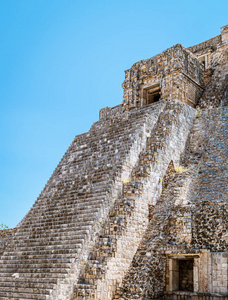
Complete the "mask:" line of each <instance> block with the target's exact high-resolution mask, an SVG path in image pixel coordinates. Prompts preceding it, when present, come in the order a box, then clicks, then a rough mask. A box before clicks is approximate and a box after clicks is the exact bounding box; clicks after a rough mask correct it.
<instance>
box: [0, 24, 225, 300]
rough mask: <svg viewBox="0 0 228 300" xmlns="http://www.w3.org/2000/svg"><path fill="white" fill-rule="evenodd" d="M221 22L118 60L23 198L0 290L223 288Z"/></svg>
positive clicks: (3, 293) (214, 292)
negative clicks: (82, 123)
mask: <svg viewBox="0 0 228 300" xmlns="http://www.w3.org/2000/svg"><path fill="white" fill-rule="evenodd" d="M227 200H228V26H224V27H222V28H221V34H220V35H218V36H216V37H214V38H212V39H210V40H208V41H205V42H203V43H201V44H198V45H196V46H193V47H190V48H187V49H186V48H184V47H183V46H182V45H180V44H178V45H175V46H173V47H171V48H169V49H167V50H165V51H164V52H162V53H161V54H158V55H156V56H154V57H152V58H150V59H146V60H141V61H139V62H137V63H135V64H134V65H133V66H132V67H131V68H130V69H129V70H127V71H125V80H124V83H123V102H122V104H120V105H118V106H116V107H112V108H111V107H106V108H103V109H101V111H100V119H99V121H97V122H95V123H94V124H93V125H92V126H91V129H90V130H89V131H88V132H87V133H84V134H81V135H78V136H76V137H75V139H74V140H73V142H72V144H71V145H70V147H69V148H68V150H67V151H66V153H65V154H64V156H63V158H62V160H61V161H60V162H59V164H58V166H57V168H56V169H55V171H54V172H53V174H52V176H51V177H50V179H49V180H48V182H47V184H46V186H45V187H44V189H43V191H42V192H41V193H40V195H39V197H38V198H37V200H36V202H35V203H34V205H33V207H32V208H31V210H30V211H29V212H28V214H27V215H26V216H25V217H24V219H23V220H22V221H21V222H20V223H19V224H18V226H17V227H16V228H14V229H9V230H2V231H0V299H23V300H25V299H39V300H41V299H47V300H48V299H49V300H50V299H52V300H54V299H55V300H56V299H58V300H76V299H77V300H84V299H88V300H92V299H93V300H95V299H96V300H113V299H119V300H123V299H140V300H143V299H144V300H146V299H147V300H148V299H185V300H186V299H192V300H196V299H197V300H198V299H202V300H203V299H204V300H206V299H208V300H209V299H210V300H227V299H228V204H227Z"/></svg>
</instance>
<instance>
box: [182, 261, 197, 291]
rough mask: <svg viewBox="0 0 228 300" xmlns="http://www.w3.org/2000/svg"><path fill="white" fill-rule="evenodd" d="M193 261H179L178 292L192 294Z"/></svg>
mask: <svg viewBox="0 0 228 300" xmlns="http://www.w3.org/2000/svg"><path fill="white" fill-rule="evenodd" d="M193 263H194V259H193V258H191V259H183V260H182V259H180V260H179V291H188V292H193Z"/></svg>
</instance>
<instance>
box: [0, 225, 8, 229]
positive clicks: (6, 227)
mask: <svg viewBox="0 0 228 300" xmlns="http://www.w3.org/2000/svg"><path fill="white" fill-rule="evenodd" d="M8 228H9V227H8V226H6V225H4V224H0V230H4V229H8Z"/></svg>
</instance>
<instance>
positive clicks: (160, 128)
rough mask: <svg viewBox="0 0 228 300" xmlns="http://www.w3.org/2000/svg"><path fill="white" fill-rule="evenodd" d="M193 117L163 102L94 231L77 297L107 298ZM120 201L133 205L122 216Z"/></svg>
mask: <svg viewBox="0 0 228 300" xmlns="http://www.w3.org/2000/svg"><path fill="white" fill-rule="evenodd" d="M193 116H194V110H193V109H191V108H190V107H188V106H187V105H183V104H181V103H178V102H177V103H176V102H170V103H167V104H166V107H165V108H164V111H163V112H162V113H161V115H160V117H159V120H158V123H157V125H156V127H155V129H154V130H152V132H151V133H150V134H149V135H148V138H147V145H146V148H145V150H144V151H142V152H141V154H140V157H139V161H138V163H137V165H136V167H135V168H134V169H133V172H132V174H131V177H130V178H129V180H128V181H129V183H125V184H124V191H123V196H122V197H123V198H122V197H121V199H120V200H117V201H116V203H115V206H114V209H112V210H111V212H110V216H111V217H110V220H107V221H106V223H105V224H104V227H103V231H102V232H101V233H99V238H97V240H98V244H97V245H96V246H95V249H93V250H92V252H91V254H90V257H91V259H90V260H89V261H88V265H87V267H86V270H85V271H83V272H82V274H81V278H80V281H79V283H80V284H79V285H78V287H77V288H76V291H75V297H76V299H84V297H87V298H88V299H97V300H98V299H99V300H102V299H104V300H107V299H112V295H113V292H114V291H115V288H116V286H118V285H119V283H120V282H121V280H122V277H123V275H124V273H125V272H126V270H127V269H128V267H129V265H130V263H131V261H132V258H133V255H134V253H135V251H136V249H137V246H138V244H139V241H140V239H141V236H142V235H143V233H144V232H145V230H146V228H147V224H148V204H152V203H153V204H154V203H156V201H157V198H158V196H159V194H160V191H161V186H160V184H159V181H160V180H161V178H163V176H164V173H165V171H166V169H167V166H168V164H169V161H170V159H173V161H175V162H176V163H177V162H178V161H179V158H180V153H181V152H182V151H183V150H184V147H185V142H186V138H187V135H188V131H189V128H190V127H191V126H192V119H193ZM174 145H175V146H174ZM174 147H175V151H174ZM124 203H128V205H130V206H131V205H133V207H132V210H130V211H131V212H130V211H129V210H127V213H126V215H124V216H123V213H122V209H123V208H124V207H125V206H127V205H126V204H125V205H124ZM113 213H114V215H113ZM120 220H121V221H120ZM105 250H106V251H105ZM101 270H103V275H104V276H102V275H101V274H100V272H101Z"/></svg>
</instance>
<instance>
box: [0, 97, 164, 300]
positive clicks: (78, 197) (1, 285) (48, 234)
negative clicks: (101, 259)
mask: <svg viewBox="0 0 228 300" xmlns="http://www.w3.org/2000/svg"><path fill="white" fill-rule="evenodd" d="M164 105H165V104H164V103H163V104H159V105H151V106H150V107H148V108H147V109H141V110H138V111H135V112H130V113H129V114H128V115H126V116H125V117H124V116H121V117H119V118H117V119H115V120H112V119H109V120H101V121H98V122H96V123H95V124H94V125H93V126H92V127H91V130H90V131H89V132H88V133H86V134H82V135H79V136H76V138H75V140H74V141H73V143H72V144H71V146H70V148H69V149H68V150H67V152H66V154H65V155H64V157H63V159H62V160H61V162H60V163H59V165H58V167H57V168H56V170H55V171H54V173H53V175H52V176H51V178H50V179H49V181H48V183H47V185H46V186H45V188H44V190H43V191H42V193H41V194H40V196H39V197H38V199H37V201H36V202H35V204H34V206H33V207H32V209H31V210H30V211H29V213H28V214H27V215H26V216H25V218H24V219H23V220H22V222H21V223H20V224H19V226H18V228H17V231H16V233H15V235H14V236H13V238H12V239H11V241H10V242H8V244H7V245H5V249H4V252H3V254H2V256H1V258H0V299H61V300H63V299H69V297H70V295H69V294H68V295H66V294H64V292H63V293H62V292H61V291H59V290H61V284H62V285H64V283H65V282H64V280H65V278H67V277H68V278H69V277H70V279H71V281H70V283H69V287H67V289H66V292H67V293H71V286H72V284H71V282H72V281H73V280H74V281H75V279H76V278H77V276H78V272H79V266H80V264H81V263H82V260H83V258H84V257H87V255H88V253H89V251H90V249H91V247H92V245H93V244H94V240H95V236H96V233H97V232H99V230H100V227H101V224H102V222H104V220H105V218H106V216H107V213H108V211H109V207H110V205H112V203H114V197H118V196H119V194H120V193H122V183H121V179H122V176H127V174H129V172H130V171H131V169H132V168H133V166H134V163H135V162H136V160H137V157H138V155H139V153H140V151H141V148H142V147H143V146H144V143H145V139H146V135H147V131H148V130H149V131H150V130H151V128H152V127H153V126H154V124H155V123H156V121H157V118H158V116H159V114H160V111H161V110H162V109H163V107H164ZM130 162H131V164H132V165H131V164H130ZM72 266H73V270H72Z"/></svg>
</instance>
